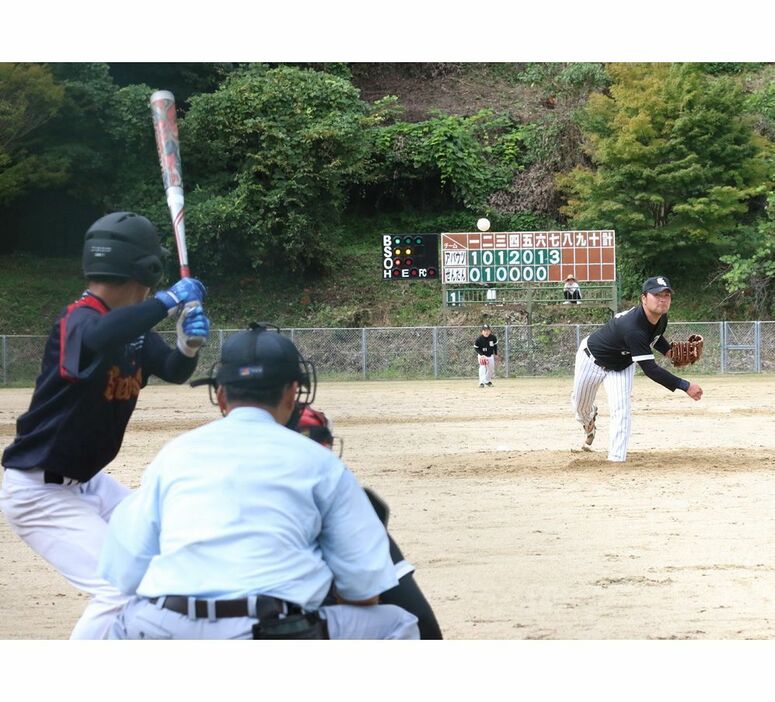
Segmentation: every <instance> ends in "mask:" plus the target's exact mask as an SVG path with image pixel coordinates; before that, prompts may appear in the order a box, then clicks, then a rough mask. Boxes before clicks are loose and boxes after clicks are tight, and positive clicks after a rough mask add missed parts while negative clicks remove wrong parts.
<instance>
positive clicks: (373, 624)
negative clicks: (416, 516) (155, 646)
mask: <svg viewBox="0 0 775 702" xmlns="http://www.w3.org/2000/svg"><path fill="white" fill-rule="evenodd" d="M162 602H163V600H161V598H160V599H159V601H157V602H156V603H152V602H151V601H150V600H147V599H145V598H142V597H140V598H136V599H133V600H132V601H131V602H129V603H128V604H127V605H126V607H125V608H124V610H123V611H122V612H121V613H120V614H119V616H118V617H117V618H116V620H115V622H114V624H113V627H112V628H111V630H110V632H109V635H108V638H110V639H252V638H253V625H254V624H255V623H256V621H257V620H256V619H253V618H250V617H229V618H226V619H213V620H209V619H189V617H187V616H186V615H185V614H178V613H177V612H173V611H171V610H169V609H164V608H163V607H162ZM320 615H321V617H322V618H323V619H325V620H326V622H327V624H328V635H329V637H330V638H331V639H347V640H374V639H404V640H409V639H411V640H417V639H419V638H420V630H419V628H418V626H417V617H415V616H414V615H413V614H410V613H409V612H407V611H406V610H405V609H402V608H401V607H397V606H396V605H387V604H385V605H370V606H368V607H359V606H357V605H331V606H328V607H321V608H320Z"/></svg>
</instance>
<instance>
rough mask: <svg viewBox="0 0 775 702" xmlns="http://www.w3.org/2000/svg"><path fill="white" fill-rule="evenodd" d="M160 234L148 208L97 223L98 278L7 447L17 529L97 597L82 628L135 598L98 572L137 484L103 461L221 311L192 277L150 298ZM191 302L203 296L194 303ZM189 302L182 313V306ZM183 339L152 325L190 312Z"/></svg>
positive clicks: (91, 237)
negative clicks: (145, 398)
mask: <svg viewBox="0 0 775 702" xmlns="http://www.w3.org/2000/svg"><path fill="white" fill-rule="evenodd" d="M164 253H166V252H165V251H164V250H163V249H162V248H161V246H160V245H159V235H158V232H157V230H156V228H155V227H154V226H153V224H152V223H151V222H150V221H148V220H147V219H146V218H145V217H141V216H138V215H135V214H132V213H128V212H118V213H113V214H110V215H107V216H106V217H103V218H101V219H99V220H98V221H97V222H95V223H94V224H93V225H92V226H91V227H90V229H89V230H88V232H87V233H86V239H85V244H84V251H83V270H84V274H85V275H86V278H87V280H88V288H87V290H86V291H85V292H84V293H83V295H82V296H81V297H80V299H78V300H76V301H75V302H73V303H72V304H70V305H68V306H67V307H66V308H65V309H64V310H63V311H62V312H61V313H60V314H59V316H58V318H57V319H56V321H55V322H54V326H53V329H52V331H51V335H50V336H49V338H48V341H47V343H46V347H45V351H44V354H43V361H42V363H41V372H40V375H39V376H38V378H37V380H36V383H35V390H34V392H33V395H32V400H31V402H30V407H29V410H28V411H27V412H25V413H24V414H23V415H21V416H20V417H19V418H18V420H17V423H16V438H15V439H14V441H13V443H12V444H11V445H10V446H8V447H7V448H6V449H5V451H4V453H3V457H2V464H3V466H4V468H5V471H4V479H3V487H2V490H0V507H1V508H2V510H3V512H4V513H5V516H6V518H7V520H8V522H9V523H10V525H11V528H12V529H13V531H14V532H15V533H16V534H18V535H19V536H20V537H21V538H22V539H23V540H24V541H25V542H26V543H27V544H28V545H29V546H30V547H31V548H32V549H33V550H34V551H36V552H37V553H39V554H40V555H41V556H42V557H43V558H45V559H46V560H47V561H48V562H49V563H51V564H52V565H53V566H54V567H55V568H56V569H57V570H58V571H59V572H60V573H61V574H62V575H63V576H64V577H65V578H67V580H69V581H70V583H71V584H72V585H74V586H75V587H76V588H78V589H79V590H83V591H85V592H87V593H89V594H90V595H92V599H91V601H90V602H89V604H88V606H87V607H86V610H85V611H84V613H83V616H82V617H81V619H80V621H79V622H78V624H77V625H76V627H75V629H74V630H73V632H72V635H71V638H87V639H95V638H103V636H104V635H105V634H106V633H107V630H108V627H109V625H110V623H111V622H112V619H113V618H114V616H115V614H116V612H117V610H118V609H119V608H120V606H121V605H122V604H123V603H124V601H125V600H126V597H125V596H123V595H121V594H120V593H119V592H118V591H117V590H116V589H115V588H113V587H112V586H110V585H108V583H106V582H105V581H103V580H101V579H99V578H98V577H97V559H98V557H99V553H100V549H101V547H102V542H103V540H104V536H105V532H106V530H107V522H108V519H109V518H110V514H111V513H112V511H113V508H114V507H115V506H116V505H117V504H118V503H119V502H120V501H121V500H122V499H123V498H124V497H125V496H126V495H127V494H129V489H128V488H126V487H124V486H123V485H121V484H120V483H118V482H117V481H115V480H114V479H113V478H111V477H110V476H108V475H105V474H104V473H101V472H100V471H101V470H102V469H103V468H104V467H105V466H107V465H108V463H110V462H111V461H112V460H113V459H114V458H115V457H116V454H117V453H118V451H119V449H120V448H121V443H122V441H123V438H124V432H125V430H126V426H127V423H128V422H129V418H130V417H131V416H132V412H133V411H134V408H135V405H136V404H137V398H138V395H139V394H140V390H141V389H142V388H144V387H145V386H146V384H147V383H148V379H149V377H150V376H151V375H155V376H158V377H159V378H161V379H163V380H166V381H168V382H171V383H183V382H185V381H186V380H188V378H189V377H190V376H191V374H192V373H193V372H194V369H195V368H196V365H197V352H198V348H199V346H191V345H190V344H189V342H190V341H191V340H192V339H193V338H194V337H196V339H197V341H201V340H202V339H203V338H206V337H207V334H208V331H209V321H208V319H207V317H206V316H205V314H204V311H203V309H202V306H201V302H202V299H203V297H204V294H205V290H204V286H203V285H202V284H201V283H200V282H199V281H198V280H195V279H192V278H188V279H183V280H181V281H179V282H178V283H176V284H175V285H174V286H173V287H172V288H170V289H169V290H167V291H165V292H157V293H156V295H155V297H152V298H150V299H146V298H147V297H148V294H149V292H150V289H151V288H152V287H154V286H155V285H157V283H158V282H159V280H160V278H161V274H162V256H163V255H164ZM187 303H195V304H194V305H190V304H189V307H188V308H186V309H185V310H182V308H183V306H184V305H185V304H187ZM181 310H182V311H181ZM178 313H179V318H178V324H177V335H178V339H177V348H174V349H173V348H170V347H169V346H167V344H166V343H165V342H164V341H163V339H162V338H161V336H159V335H158V334H157V333H155V332H153V331H151V329H152V327H153V326H155V325H156V324H158V323H159V322H160V321H161V320H162V319H164V318H165V317H167V316H168V315H173V314H178Z"/></svg>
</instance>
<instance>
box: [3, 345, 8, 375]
mask: <svg viewBox="0 0 775 702" xmlns="http://www.w3.org/2000/svg"><path fill="white" fill-rule="evenodd" d="M3 385H8V337H7V336H6V335H5V334H3Z"/></svg>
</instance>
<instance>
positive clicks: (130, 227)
mask: <svg viewBox="0 0 775 702" xmlns="http://www.w3.org/2000/svg"><path fill="white" fill-rule="evenodd" d="M167 253H168V252H167V250H166V249H163V248H162V247H161V245H160V244H159V232H158V230H157V229H156V227H155V226H154V225H153V224H152V223H151V222H150V221H149V220H148V219H146V218H145V217H142V216H141V215H136V214H133V213H132V212H113V213H112V214H109V215H106V216H105V217H102V218H100V219H98V220H97V221H96V222H95V223H94V224H92V225H91V227H89V230H88V231H87V232H86V239H85V241H84V244H83V272H84V275H85V276H86V277H87V278H93V277H97V276H99V277H106V278H116V279H119V280H136V281H137V282H138V283H142V284H143V285H147V286H148V287H149V288H152V287H155V286H156V285H157V284H158V282H159V281H160V280H161V274H162V271H163V268H162V258H163V257H164V256H166V255H167Z"/></svg>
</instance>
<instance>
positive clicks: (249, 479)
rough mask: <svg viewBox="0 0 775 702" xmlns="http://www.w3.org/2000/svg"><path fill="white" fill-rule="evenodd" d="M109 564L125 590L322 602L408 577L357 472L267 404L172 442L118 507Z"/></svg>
mask: <svg viewBox="0 0 775 702" xmlns="http://www.w3.org/2000/svg"><path fill="white" fill-rule="evenodd" d="M99 572H100V575H101V576H102V577H104V578H105V579H106V580H108V581H109V582H111V583H113V584H114V585H115V586H116V587H117V588H118V589H119V590H121V591H122V592H124V593H127V594H131V593H137V594H138V595H140V596H142V597H160V596H162V595H186V596H197V597H201V598H218V599H233V598H240V597H245V596H247V595H251V594H264V595H273V596H274V597H280V598H282V599H284V600H287V601H289V602H294V603H296V604H299V605H301V606H302V607H305V608H307V609H316V608H317V607H318V606H319V605H320V603H321V601H322V600H323V598H324V597H325V596H326V594H327V592H328V590H329V587H330V585H331V581H332V578H333V580H334V582H335V584H336V589H337V592H338V593H339V594H340V595H341V596H342V597H344V598H346V599H350V600H364V599H368V598H370V597H373V596H375V595H377V594H379V593H381V592H384V591H385V590H389V589H390V588H392V587H395V586H396V585H397V584H398V581H397V579H396V576H395V569H394V567H393V563H392V562H391V559H390V554H389V547H388V539H387V534H386V532H385V529H384V527H383V526H382V524H381V522H380V521H379V519H378V518H377V516H376V514H375V512H374V509H373V508H372V507H371V505H370V504H369V500H368V498H367V497H366V494H365V493H364V491H363V488H361V486H360V485H359V484H358V482H357V481H356V479H355V477H354V476H353V475H352V473H351V472H350V471H349V470H348V469H347V468H346V467H345V466H344V464H343V463H342V462H341V461H340V460H339V459H338V458H337V457H336V456H335V455H334V454H333V453H332V452H331V451H330V450H329V449H326V448H323V447H322V446H320V445H318V444H316V443H315V442H314V441H311V440H310V439H308V438H306V437H304V436H301V435H300V434H297V433H296V432H294V431H291V430H290V429H286V428H285V427H283V426H281V425H280V424H278V423H277V422H276V421H275V420H274V418H273V417H272V416H271V415H270V414H269V413H268V412H266V411H264V410H262V409H258V408H253V407H239V408H235V409H233V410H232V411H231V412H230V413H229V414H228V416H227V417H225V418H223V419H220V420H217V421H215V422H211V423H210V424H207V425H205V426H203V427H200V428H198V429H195V430H193V431H190V432H188V433H186V434H184V435H182V436H180V437H178V438H177V439H174V440H172V441H171V442H169V443H168V444H167V445H166V446H165V447H164V448H163V449H162V450H161V451H160V452H159V454H158V456H157V457H156V458H155V459H154V461H153V462H152V463H151V464H150V466H149V467H148V468H147V470H146V471H145V474H144V475H143V479H142V484H141V486H140V488H139V489H138V490H137V491H136V492H134V493H133V494H131V495H130V496H129V497H127V498H126V499H125V500H124V501H123V502H122V503H121V504H120V505H119V506H118V507H117V508H116V510H115V511H114V512H113V515H112V517H111V520H110V525H109V528H108V536H107V539H106V542H105V546H104V548H103V552H102V557H101V559H100V565H99Z"/></svg>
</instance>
